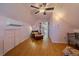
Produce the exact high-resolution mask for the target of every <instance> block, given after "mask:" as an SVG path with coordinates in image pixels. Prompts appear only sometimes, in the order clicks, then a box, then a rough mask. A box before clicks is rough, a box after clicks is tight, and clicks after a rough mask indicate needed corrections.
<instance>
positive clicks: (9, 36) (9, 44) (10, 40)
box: [4, 30, 14, 53]
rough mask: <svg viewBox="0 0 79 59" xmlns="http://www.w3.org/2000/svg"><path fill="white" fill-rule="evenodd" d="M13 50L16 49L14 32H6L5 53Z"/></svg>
mask: <svg viewBox="0 0 79 59" xmlns="http://www.w3.org/2000/svg"><path fill="white" fill-rule="evenodd" d="M12 48H14V31H13V30H6V31H5V40H4V53H6V52H8V51H9V50H11V49H12Z"/></svg>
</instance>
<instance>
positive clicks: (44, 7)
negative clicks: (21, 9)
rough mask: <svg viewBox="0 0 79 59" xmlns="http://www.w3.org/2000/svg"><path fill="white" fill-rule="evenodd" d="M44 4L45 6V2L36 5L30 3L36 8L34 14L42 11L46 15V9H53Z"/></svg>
mask: <svg viewBox="0 0 79 59" xmlns="http://www.w3.org/2000/svg"><path fill="white" fill-rule="evenodd" d="M46 6H47V3H42V4H41V5H39V6H38V7H37V6H34V5H31V7H32V8H35V9H37V11H36V12H35V14H38V13H41V12H43V14H44V15H46V11H49V10H54V7H46Z"/></svg>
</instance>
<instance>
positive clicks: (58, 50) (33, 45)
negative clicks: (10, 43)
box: [4, 38, 66, 56]
mask: <svg viewBox="0 0 79 59" xmlns="http://www.w3.org/2000/svg"><path fill="white" fill-rule="evenodd" d="M65 47H66V44H62V43H52V42H51V41H50V40H48V41H44V40H33V39H31V38H30V39H28V40H25V41H24V42H23V43H21V44H19V45H18V46H17V47H15V48H14V49H12V50H10V51H9V52H7V53H6V54H5V55H4V56H63V55H64V54H63V49H64V48H65Z"/></svg>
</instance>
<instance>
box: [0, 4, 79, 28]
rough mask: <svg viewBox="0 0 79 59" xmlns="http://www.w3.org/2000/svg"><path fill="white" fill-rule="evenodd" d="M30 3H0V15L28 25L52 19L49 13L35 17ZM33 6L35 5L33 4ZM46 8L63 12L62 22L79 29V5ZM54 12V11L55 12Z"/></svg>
mask: <svg viewBox="0 0 79 59" xmlns="http://www.w3.org/2000/svg"><path fill="white" fill-rule="evenodd" d="M30 5H31V4H30V3H26V4H22V3H17V4H14V3H10V4H8V3H5V4H3V3H1V4H0V15H1V16H6V17H9V18H12V19H15V20H20V21H23V22H26V23H28V24H31V25H33V24H35V23H36V22H38V21H39V20H49V19H50V18H51V17H52V14H51V12H48V13H47V15H46V16H44V15H42V13H40V14H37V15H35V14H34V12H35V11H34V9H33V8H31V7H30ZM33 5H35V4H33ZM48 6H50V7H52V6H54V7H55V10H63V11H64V12H65V16H64V21H65V22H67V23H68V24H71V25H72V26H74V27H76V28H79V4H68V3H66V4H53V3H52V4H48ZM55 10H54V11H55Z"/></svg>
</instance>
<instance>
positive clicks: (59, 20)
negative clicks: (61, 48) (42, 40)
mask: <svg viewBox="0 0 79 59" xmlns="http://www.w3.org/2000/svg"><path fill="white" fill-rule="evenodd" d="M78 9H79V4H58V5H57V6H56V7H55V9H54V11H53V15H52V16H51V19H50V28H49V34H50V38H51V41H52V42H54V43H67V33H68V32H73V30H74V29H76V28H79V27H78V26H79V25H78V24H79V22H78V21H79V17H78V15H79V11H77V10H78ZM75 13H76V14H75Z"/></svg>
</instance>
